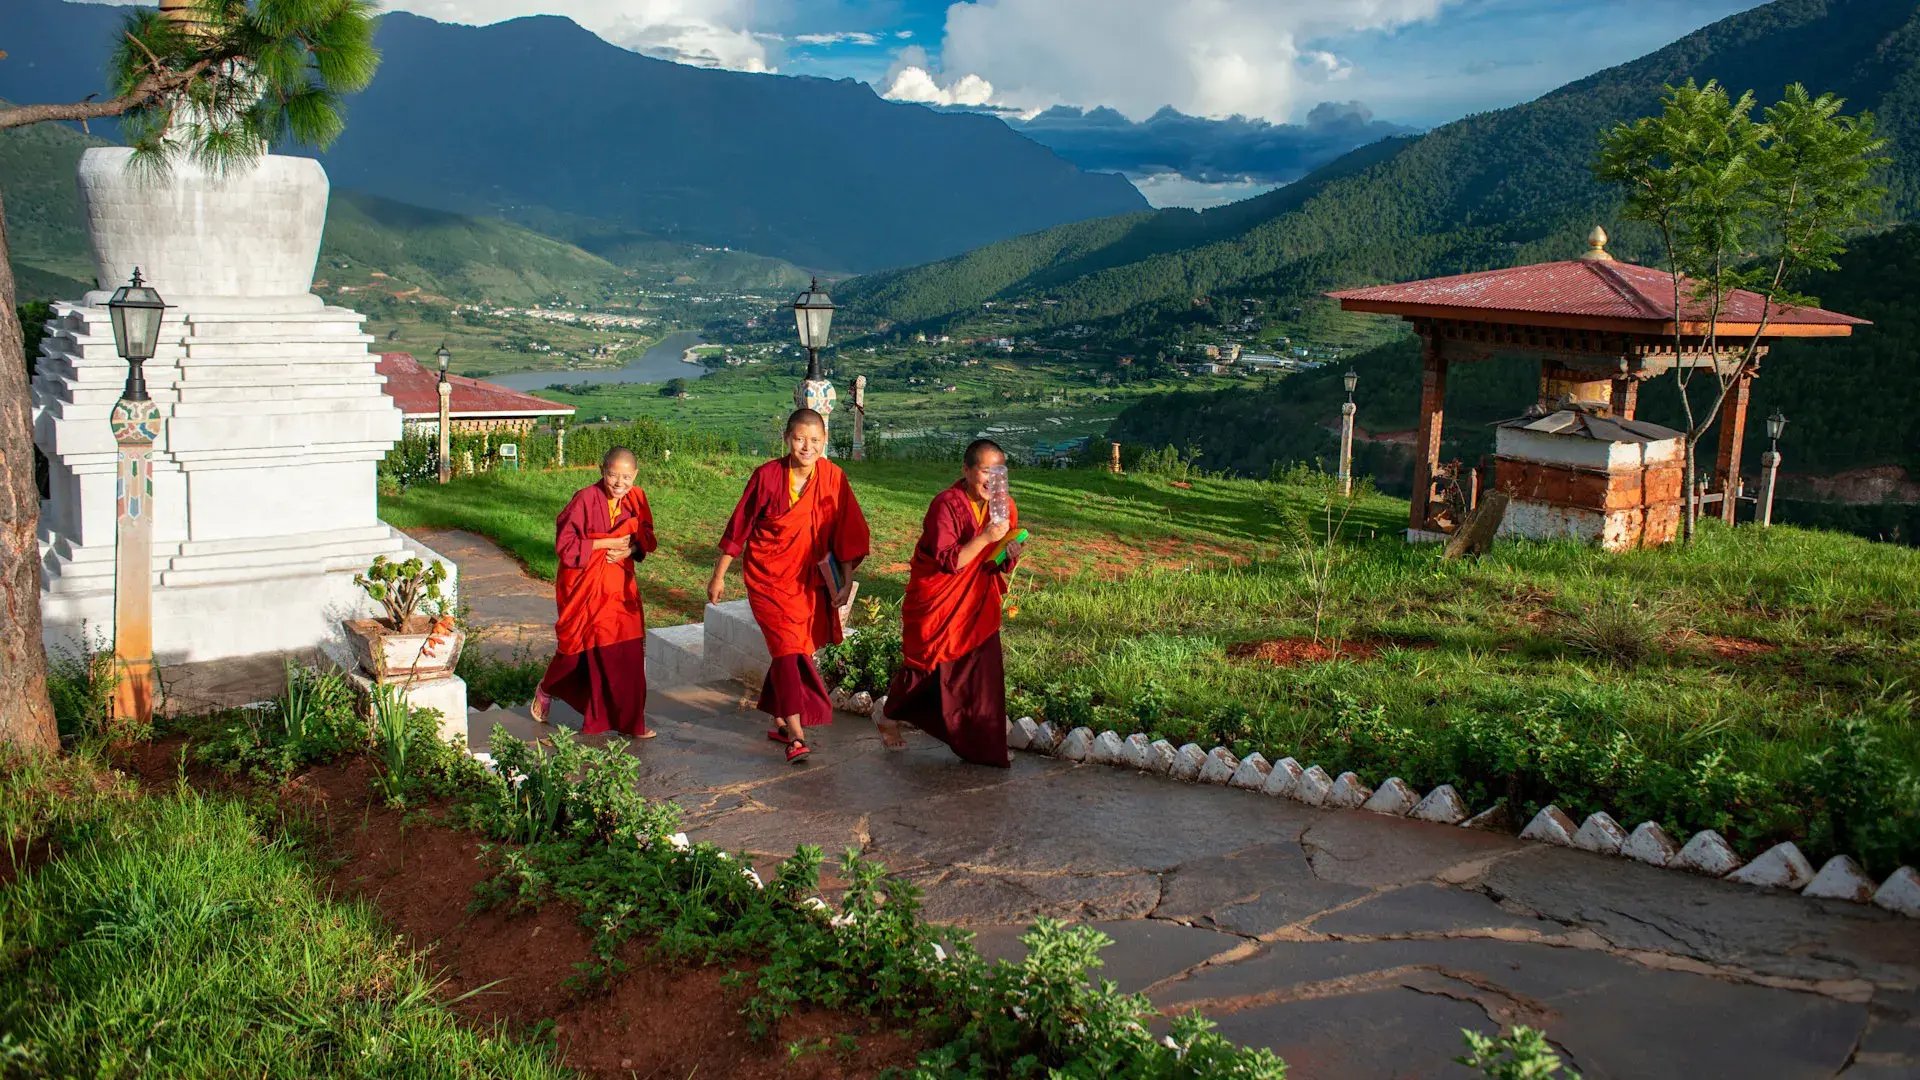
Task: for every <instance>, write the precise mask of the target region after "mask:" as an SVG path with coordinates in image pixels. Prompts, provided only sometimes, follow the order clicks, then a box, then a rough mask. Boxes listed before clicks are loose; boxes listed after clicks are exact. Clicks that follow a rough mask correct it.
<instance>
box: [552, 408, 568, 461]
mask: <svg viewBox="0 0 1920 1080" xmlns="http://www.w3.org/2000/svg"><path fill="white" fill-rule="evenodd" d="M553 466H554V468H556V469H564V468H566V467H567V418H566V417H564V416H563V417H561V418H560V422H559V424H558V425H556V428H555V431H554V433H553Z"/></svg>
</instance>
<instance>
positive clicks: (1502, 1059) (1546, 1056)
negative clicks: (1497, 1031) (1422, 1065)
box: [1453, 1025, 1580, 1080]
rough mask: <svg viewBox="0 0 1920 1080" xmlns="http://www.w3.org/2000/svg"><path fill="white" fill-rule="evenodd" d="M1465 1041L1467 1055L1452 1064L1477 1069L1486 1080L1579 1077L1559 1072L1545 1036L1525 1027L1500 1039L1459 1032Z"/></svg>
mask: <svg viewBox="0 0 1920 1080" xmlns="http://www.w3.org/2000/svg"><path fill="white" fill-rule="evenodd" d="M1460 1035H1461V1037H1463V1038H1464V1039H1466V1041H1467V1053H1466V1055H1465V1056H1464V1057H1457V1058H1454V1059H1453V1060H1455V1061H1457V1062H1459V1063H1460V1064H1462V1065H1465V1066H1466V1067H1467V1068H1469V1069H1479V1070H1480V1071H1481V1072H1482V1073H1483V1074H1485V1075H1486V1076H1487V1078H1488V1080H1548V1078H1549V1077H1559V1078H1561V1080H1580V1074H1579V1073H1577V1072H1574V1071H1573V1070H1571V1069H1569V1070H1567V1071H1565V1072H1562V1071H1561V1067H1560V1055H1559V1054H1558V1053H1556V1052H1555V1051H1554V1049H1553V1046H1552V1044H1550V1043H1548V1042H1547V1036H1546V1033H1544V1032H1541V1031H1536V1030H1534V1029H1533V1028H1530V1027H1526V1026H1524V1025H1521V1026H1517V1027H1514V1028H1511V1029H1509V1030H1508V1031H1507V1032H1506V1033H1505V1034H1502V1035H1497V1036H1495V1035H1482V1034H1480V1033H1479V1032H1477V1031H1469V1030H1468V1029H1466V1028H1461V1029H1460Z"/></svg>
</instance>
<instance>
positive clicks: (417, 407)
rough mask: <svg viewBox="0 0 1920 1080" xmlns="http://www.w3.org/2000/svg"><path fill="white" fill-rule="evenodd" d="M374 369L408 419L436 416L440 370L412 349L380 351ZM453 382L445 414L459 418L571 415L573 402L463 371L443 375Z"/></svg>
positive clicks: (431, 418)
mask: <svg viewBox="0 0 1920 1080" xmlns="http://www.w3.org/2000/svg"><path fill="white" fill-rule="evenodd" d="M376 370H378V371H379V372H380V374H382V375H385V376H386V377H387V385H386V391H387V396H388V397H390V398H392V399H393V402H394V404H396V405H398V406H400V413H401V415H402V416H405V417H406V418H407V419H409V420H438V419H439V418H440V387H439V382H440V373H439V372H438V371H429V370H427V369H426V368H425V367H422V366H421V364H420V362H419V361H418V360H415V359H414V358H413V354H412V353H403V352H390V353H381V354H380V362H379V364H377V365H376ZM447 381H448V382H449V383H452V384H453V396H452V400H451V401H450V402H449V403H448V406H449V412H448V415H449V416H451V417H453V418H454V419H459V420H478V419H494V418H503V417H514V416H572V415H573V406H571V405H562V404H560V403H559V402H557V401H548V400H547V399H546V398H537V397H534V396H533V395H532V394H523V393H521V392H520V391H518V390H509V389H507V388H506V387H504V386H500V385H498V384H496V383H490V382H482V381H481V380H479V379H469V378H467V377H466V376H465V375H453V374H449V375H448V376H447Z"/></svg>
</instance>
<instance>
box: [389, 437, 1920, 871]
mask: <svg viewBox="0 0 1920 1080" xmlns="http://www.w3.org/2000/svg"><path fill="white" fill-rule="evenodd" d="M693 457H694V455H692V454H688V455H676V456H675V459H674V460H672V461H671V462H666V463H663V462H657V461H655V462H648V463H646V464H645V465H644V466H643V468H642V471H641V477H640V480H641V483H642V485H643V486H644V487H645V488H646V490H647V493H648V496H649V498H650V499H651V500H652V504H653V506H654V511H655V515H656V518H657V521H658V527H659V532H660V541H661V549H660V551H659V553H657V554H656V555H655V556H654V557H653V558H652V559H650V560H648V562H647V563H646V564H645V565H644V567H643V569H642V572H641V573H642V578H643V582H644V586H643V591H644V594H645V597H646V600H647V602H648V604H649V605H650V606H649V621H650V622H652V623H654V624H656V625H659V624H663V623H672V622H683V621H688V620H692V619H696V618H698V617H699V612H700V610H701V604H702V591H703V587H704V582H705V580H706V577H707V574H708V573H709V571H710V567H711V560H712V557H713V550H714V548H713V545H714V541H715V540H716V538H717V537H718V535H719V532H720V529H721V526H722V524H723V522H724V519H725V516H726V515H727V513H728V512H729V511H730V510H731V508H732V505H733V502H734V500H735V498H736V497H737V495H738V493H739V490H740V487H741V485H742V483H743V482H744V479H745V477H746V475H747V473H748V472H749V471H750V470H751V468H752V467H753V465H754V464H755V459H752V458H747V457H732V456H722V457H714V458H709V459H704V460H689V459H691V458H693ZM848 470H849V474H850V476H851V477H852V479H853V482H854V486H855V490H856V491H857V492H858V494H859V496H860V498H861V501H862V505H863V506H865V507H866V508H867V512H868V516H869V518H870V520H871V521H872V523H873V527H874V534H875V553H874V556H873V557H872V558H871V559H870V560H869V562H868V563H867V565H866V567H865V568H863V571H862V574H861V577H862V579H863V580H864V581H865V582H866V587H865V590H864V591H863V595H872V596H878V597H882V598H892V597H897V596H898V595H899V594H900V591H901V589H902V586H903V583H904V574H905V570H906V558H907V556H908V553H909V551H910V548H911V545H912V543H913V540H914V537H915V535H916V530H917V527H918V522H919V519H920V516H921V514H922V512H923V511H924V508H925V506H926V503H927V500H928V499H929V498H930V497H931V496H932V495H933V494H934V493H935V492H936V491H938V490H939V489H940V488H941V487H942V486H944V485H945V484H946V483H949V482H950V481H951V479H952V478H953V476H954V475H956V468H955V467H952V466H945V465H941V464H937V463H930V462H929V463H921V462H904V461H879V462H868V463H863V464H851V465H849V466H848ZM592 476H593V474H592V473H590V472H588V471H586V470H573V471H568V472H560V473H551V474H541V473H530V472H529V473H496V474H490V475H485V476H480V477H475V478H471V479H464V480H460V481H457V482H455V483H454V484H452V485H449V486H448V487H445V488H414V489H412V490H410V491H408V492H406V493H405V494H404V495H401V496H398V497H390V498H387V499H386V500H384V502H383V505H382V513H383V516H385V517H386V518H387V519H388V520H390V521H392V522H394V523H395V524H398V525H401V526H403V527H410V526H435V527H449V528H463V529H470V530H473V531H475V532H479V533H483V534H485V535H488V536H491V537H493V538H495V539H496V540H497V541H499V542H500V543H502V544H503V545H505V546H506V547H507V548H508V549H510V550H511V551H513V552H514V553H515V554H516V555H518V556H519V557H520V558H521V559H523V560H524V561H525V562H526V563H527V565H528V566H529V567H531V568H532V569H533V571H534V572H535V573H536V574H539V575H541V576H543V577H546V576H550V575H551V574H552V570H553V557H552V553H551V546H550V545H551V529H552V525H551V521H552V515H553V513H554V512H555V511H556V510H557V509H558V507H559V506H560V505H561V503H562V502H563V501H564V500H565V498H566V497H567V496H568V495H569V494H570V493H571V492H572V491H573V490H575V489H576V488H577V487H579V486H581V485H584V484H586V483H588V482H590V481H591V479H592ZM1181 482H1186V483H1191V487H1188V488H1179V487H1175V486H1174V481H1172V480H1171V479H1170V478H1169V477H1166V476H1161V475H1128V476H1123V477H1115V476H1110V475H1107V474H1105V473H1102V472H1098V471H1093V470H1079V469H1070V470H1030V469H1022V470H1019V471H1017V472H1016V474H1015V478H1014V483H1015V494H1016V498H1018V499H1019V500H1020V503H1021V508H1022V519H1023V523H1025V524H1026V525H1027V526H1028V527H1029V528H1031V529H1032V531H1033V533H1034V535H1035V541H1034V543H1033V545H1032V548H1031V555H1030V558H1029V559H1028V561H1027V563H1026V564H1025V566H1024V567H1023V568H1022V570H1021V571H1020V573H1019V574H1018V575H1017V577H1016V580H1015V583H1014V597H1013V599H1014V602H1015V603H1017V605H1018V607H1019V614H1018V616H1017V618H1014V619H1012V620H1010V622H1009V624H1008V628H1007V633H1006V643H1007V649H1008V673H1009V679H1010V682H1011V683H1012V685H1013V686H1014V688H1015V703H1016V706H1017V707H1018V708H1020V709H1022V710H1024V711H1030V712H1034V713H1036V714H1038V715H1041V716H1047V717H1051V718H1053V719H1056V720H1059V721H1061V722H1064V723H1068V724H1089V725H1093V726H1095V727H1096V729H1099V728H1112V729H1114V730H1117V731H1120V732H1121V733H1122V734H1126V733H1128V732H1131V731H1136V730H1139V731H1147V732H1150V733H1155V734H1160V735H1165V736H1166V737H1168V738H1170V739H1173V740H1174V741H1176V742H1179V741H1184V740H1189V739H1191V740H1193V741H1197V742H1200V743H1201V744H1202V745H1203V746H1210V745H1214V744H1215V743H1220V744H1225V745H1227V746H1229V747H1231V748H1233V749H1234V750H1235V751H1236V752H1237V753H1244V752H1247V751H1251V750H1256V749H1257V750H1260V751H1261V752H1262V753H1264V754H1266V755H1267V756H1268V757H1269V758H1270V759H1274V758H1278V757H1280V756H1284V755H1292V756H1294V757H1296V758H1298V759H1299V760H1300V761H1301V762H1302V763H1306V762H1309V761H1317V762H1319V763H1321V764H1322V765H1324V766H1325V767H1326V768H1327V769H1328V770H1329V771H1330V772H1338V771H1339V770H1341V769H1345V768H1352V769H1355V770H1357V771H1359V772H1360V773H1361V774H1362V775H1363V776H1365V777H1367V778H1368V779H1369V780H1371V781H1374V782H1378V781H1380V780H1383V779H1385V778H1386V777H1387V776H1389V775H1398V776H1401V777H1403V778H1404V779H1406V780H1407V782H1408V783H1410V784H1413V785H1415V786H1417V787H1421V788H1423V789H1424V788H1426V787H1430V786H1432V785H1434V784H1438V783H1442V782H1450V783H1453V784H1455V785H1456V786H1458V787H1459V788H1460V789H1461V791H1462V794H1463V795H1465V796H1466V797H1467V798H1468V799H1469V801H1471V802H1473V803H1475V805H1476V808H1479V807H1484V806H1486V805H1487V804H1488V803H1489V802H1491V801H1492V800H1493V799H1496V798H1506V799H1508V800H1510V801H1511V802H1512V804H1513V807H1514V809H1515V810H1516V812H1519V813H1531V812H1533V810H1535V809H1537V808H1538V807H1539V806H1540V805H1543V804H1544V803H1546V802H1548V801H1553V802H1557V803H1558V804H1559V805H1560V806H1561V808H1562V809H1564V810H1566V811H1567V812H1568V813H1570V814H1573V815H1574V816H1575V818H1576V820H1578V818H1579V817H1580V816H1581V815H1583V814H1585V813H1587V812H1590V811H1593V810H1599V809H1605V810H1608V811H1609V812H1611V813H1613V814H1614V815H1615V816H1617V817H1619V818H1620V819H1621V820H1622V821H1623V822H1627V824H1628V825H1629V826H1631V825H1632V824H1633V823H1636V822H1638V821H1640V820H1644V819H1648V818H1652V819H1656V820H1660V821H1662V822H1663V823H1664V824H1666V826H1667V827H1668V828H1669V829H1670V830H1671V831H1673V832H1675V833H1676V834H1680V833H1682V832H1691V831H1693V830H1695V829H1699V828H1708V827H1712V828H1718V829H1720V830H1722V831H1723V832H1724V833H1725V834H1726V835H1727V836H1728V837H1729V839H1730V840H1732V841H1733V842H1734V843H1735V844H1736V845H1737V846H1739V847H1741V848H1743V849H1745V850H1748V851H1753V850H1757V849H1758V848H1759V847H1761V846H1764V845H1765V844H1767V843H1770V842H1772V841H1774V840H1777V839H1781V838H1789V837H1790V838H1794V839H1797V840H1799V841H1800V842H1801V843H1802V845H1803V846H1804V847H1805V848H1807V850H1808V853H1809V855H1813V856H1815V857H1818V856H1819V855H1820V854H1824V853H1827V852H1832V851H1846V852H1848V853H1851V854H1854V855H1857V856H1861V857H1862V858H1864V859H1866V860H1868V861H1869V862H1870V863H1872V864H1874V865H1875V866H1877V867H1880V868H1881V869H1883V870H1884V869H1891V867H1892V866H1894V865H1897V864H1898V862H1900V861H1906V862H1912V861H1914V860H1915V859H1916V858H1920V794H1916V793H1920V770H1917V769H1916V768H1915V763H1916V762H1920V732H1916V730H1915V725H1914V716H1915V712H1916V704H1917V703H1920V612H1917V611H1916V610H1915V607H1914V605H1913V602H1912V600H1913V597H1914V596H1916V595H1920V552H1915V551H1913V550H1910V549H1905V548H1899V547H1893V546H1890V545H1883V544H1874V543H1870V542H1867V541H1864V540H1859V539H1855V538H1852V537H1847V536H1842V535H1839V534H1835V533H1824V532H1814V531H1806V530H1798V529H1789V528H1775V529H1773V530H1760V529H1756V528H1741V529H1737V530H1726V529H1721V528H1718V527H1714V526H1709V527H1707V528H1706V529H1705V530H1704V532H1703V535H1702V537H1701V539H1700V540H1699V541H1698V542H1697V543H1695V544H1694V545H1693V546H1692V547H1691V548H1684V549H1683V548H1680V547H1677V546H1675V547H1669V548H1665V549H1660V550H1654V551H1644V552H1633V553H1628V554H1620V555H1610V554H1606V553H1603V552H1600V551H1598V550H1596V549H1592V548H1587V547H1584V546H1580V545H1575V544H1570V543H1553V544H1537V543H1503V544H1500V545H1498V546H1497V547H1496V548H1495V550H1494V551H1493V553H1492V554H1490V555H1488V556H1486V557H1483V558H1480V559H1478V560H1472V561H1451V562H1450V561H1445V560H1443V559H1441V558H1440V557H1439V552H1438V551H1437V550H1436V549H1434V548H1431V547H1409V546H1406V545H1405V544H1403V543H1401V542H1400V541H1399V540H1398V539H1397V538H1396V537H1395V530H1396V529H1397V528H1398V527H1399V525H1400V523H1401V522H1403V521H1404V520H1405V516H1404V515H1405V504H1404V503H1402V502H1399V501H1398V500H1393V499H1387V498H1383V497H1378V496H1369V497H1366V498H1364V499H1361V500H1359V501H1358V503H1357V505H1356V506H1355V507H1354V509H1353V512H1352V514H1351V517H1350V518H1349V521H1348V526H1347V530H1346V538H1345V539H1344V540H1343V541H1341V542H1340V543H1338V544H1335V545H1331V546H1328V545H1324V544H1317V543H1313V542H1311V541H1310V540H1304V539H1302V538H1301V535H1302V534H1301V531H1300V530H1299V528H1298V525H1299V515H1300V514H1301V513H1302V512H1303V511H1306V510H1308V509H1310V508H1311V507H1313V506H1315V505H1316V503H1315V498H1316V492H1317V491H1318V490H1320V488H1319V485H1318V484H1317V483H1316V482H1314V481H1313V480H1312V479H1311V478H1307V477H1297V478H1295V479H1294V480H1292V481H1288V482H1258V481H1248V480H1219V479H1206V478H1193V479H1191V480H1189V481H1181ZM1290 522H1291V524H1290ZM1310 560H1321V562H1320V565H1322V566H1325V567H1330V569H1328V570H1326V571H1325V572H1324V573H1321V574H1314V573H1310V572H1308V570H1307V568H1306V567H1307V563H1308V562H1309V561H1310ZM1327 560H1330V561H1327ZM730 589H731V590H732V591H731V595H733V596H738V595H739V592H738V589H739V586H738V581H737V578H736V579H734V580H733V581H731V582H730ZM1316 607H1319V608H1320V609H1321V612H1322V614H1323V617H1324V618H1323V622H1322V625H1321V627H1320V637H1321V638H1322V641H1323V643H1325V642H1330V641H1334V640H1340V641H1348V642H1358V643H1361V644H1363V645H1365V646H1366V647H1367V648H1368V649H1370V650H1372V654H1371V655H1370V656H1368V657H1365V658H1360V659H1353V658H1342V659H1336V660H1330V661H1326V662H1317V663H1305V664H1301V665H1298V666H1290V667H1281V666H1274V665H1273V664H1270V663H1265V662H1261V661H1257V660H1241V659H1235V658H1232V657H1231V656H1230V655H1229V650H1230V649H1232V648H1233V647H1234V646H1237V645H1248V644H1254V643H1259V642H1264V641H1272V640H1277V639H1296V638H1308V639H1311V638H1312V637H1313V636H1314V620H1313V613H1314V609H1315V608H1316ZM1629 819H1631V820H1629Z"/></svg>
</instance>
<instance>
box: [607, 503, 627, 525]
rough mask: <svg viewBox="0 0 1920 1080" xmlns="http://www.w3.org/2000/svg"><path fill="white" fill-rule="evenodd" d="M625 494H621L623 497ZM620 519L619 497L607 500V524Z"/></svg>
mask: <svg viewBox="0 0 1920 1080" xmlns="http://www.w3.org/2000/svg"><path fill="white" fill-rule="evenodd" d="M624 497H625V496H622V498H624ZM618 520H620V499H608V500H607V524H609V525H611V524H613V523H614V522H616V521H618Z"/></svg>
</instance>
